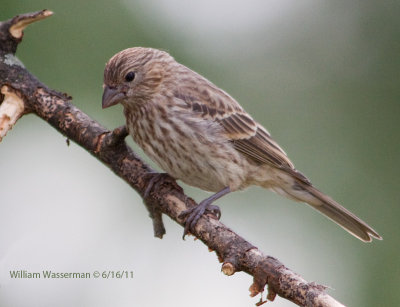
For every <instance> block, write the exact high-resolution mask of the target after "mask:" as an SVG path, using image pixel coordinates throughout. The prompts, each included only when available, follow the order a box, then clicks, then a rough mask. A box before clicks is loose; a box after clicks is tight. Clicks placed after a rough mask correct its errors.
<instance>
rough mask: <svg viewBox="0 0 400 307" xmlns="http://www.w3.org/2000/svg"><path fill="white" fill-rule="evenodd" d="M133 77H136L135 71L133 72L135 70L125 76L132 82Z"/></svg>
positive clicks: (126, 79)
mask: <svg viewBox="0 0 400 307" xmlns="http://www.w3.org/2000/svg"><path fill="white" fill-rule="evenodd" d="M133 79H135V72H133V71H130V72H128V73H127V74H126V76H125V81H126V82H131V81H133Z"/></svg>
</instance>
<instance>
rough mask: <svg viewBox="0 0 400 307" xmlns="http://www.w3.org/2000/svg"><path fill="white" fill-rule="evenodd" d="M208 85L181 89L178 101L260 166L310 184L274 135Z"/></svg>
mask: <svg viewBox="0 0 400 307" xmlns="http://www.w3.org/2000/svg"><path fill="white" fill-rule="evenodd" d="M198 81H202V82H206V83H207V84H204V86H198V87H201V88H208V89H209V91H202V92H200V91H195V92H194V91H193V87H191V88H190V89H189V90H187V92H185V88H180V89H179V91H177V92H175V93H174V96H175V98H177V99H181V100H183V101H184V102H185V103H186V105H187V107H189V108H191V109H192V111H193V112H196V113H198V114H199V116H201V117H203V118H204V119H208V120H213V121H216V122H218V123H220V124H221V126H222V127H223V128H224V129H223V132H224V133H225V136H226V137H227V138H228V139H229V140H230V141H231V142H232V143H233V145H234V147H235V149H236V150H238V151H239V152H241V153H242V154H243V155H244V156H246V157H247V158H249V159H251V160H253V161H255V162H256V163H259V164H268V165H271V166H273V167H276V168H279V169H282V170H284V171H286V172H288V173H290V174H291V175H293V176H294V177H296V178H297V179H299V180H300V181H302V182H304V183H307V184H309V183H310V182H309V180H308V179H307V178H306V177H305V176H304V175H302V174H301V173H300V172H298V171H297V170H296V169H295V168H294V165H293V163H292V162H291V161H290V160H289V158H288V157H287V155H286V153H285V152H284V151H283V149H282V148H281V147H279V145H278V144H277V143H276V142H275V141H274V140H273V139H272V138H271V135H270V134H269V133H268V132H267V131H266V130H265V129H264V128H263V127H262V126H261V125H260V124H258V123H257V122H256V121H254V120H253V118H252V117H251V116H250V115H249V114H247V113H246V112H245V111H244V110H243V108H242V107H241V106H240V105H239V103H238V102H236V100H235V99H233V98H232V97H231V96H229V95H228V94H227V93H225V92H224V91H222V90H221V89H219V88H217V87H216V86H215V85H213V84H212V83H211V82H209V81H207V80H205V79H202V80H198Z"/></svg>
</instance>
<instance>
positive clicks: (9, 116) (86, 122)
mask: <svg viewBox="0 0 400 307" xmlns="http://www.w3.org/2000/svg"><path fill="white" fill-rule="evenodd" d="M51 15H52V12H50V11H47V10H43V11H40V12H35V13H29V14H23V15H19V16H16V17H14V18H13V19H10V20H8V21H5V22H2V23H0V88H1V94H2V95H1V96H0V141H1V138H2V137H4V136H5V135H6V133H7V131H8V130H9V129H11V128H12V126H13V125H14V124H15V123H16V121H17V120H18V119H19V118H20V117H21V116H22V115H23V114H26V113H34V114H36V115H37V116H39V117H41V118H42V119H43V120H45V121H47V122H48V123H49V124H50V125H51V126H53V127H54V128H56V129H57V130H58V131H59V132H60V133H62V134H63V135H65V136H66V137H67V138H68V139H71V140H73V141H74V142H76V143H77V144H79V145H80V146H82V147H83V148H85V149H86V150H87V151H88V152H90V153H91V154H92V155H93V156H94V157H96V158H97V159H98V160H100V161H101V162H103V163H104V164H105V165H106V166H108V167H109V168H110V169H111V170H112V171H113V172H114V173H115V174H116V175H117V176H119V177H121V178H122V179H123V180H125V181H126V182H127V183H128V184H129V185H130V186H131V187H132V188H134V189H135V190H136V191H137V192H138V193H139V194H140V195H141V196H142V197H144V195H145V192H146V187H147V186H148V184H149V182H150V181H151V179H152V178H153V177H154V171H153V170H152V169H151V168H150V167H149V166H147V165H146V164H145V163H144V162H143V161H142V160H141V159H140V158H139V157H138V156H137V155H136V154H135V153H134V152H133V151H132V150H131V148H129V147H128V146H127V145H126V143H125V141H124V138H125V137H126V135H127V133H126V130H125V129H124V128H117V129H115V130H114V131H109V130H107V129H105V128H104V127H103V126H101V125H100V124H99V123H98V122H96V121H94V120H93V119H91V118H90V117H89V116H88V115H86V114H85V113H83V112H82V111H80V110H79V109H78V108H77V107H75V106H74V105H73V104H72V103H71V101H70V100H71V98H70V97H68V96H67V95H66V94H62V93H59V92H56V91H54V90H52V89H49V88H48V87H47V86H46V85H44V84H43V83H41V82H40V81H39V80H37V79H36V78H35V77H34V76H33V75H31V74H30V73H29V71H28V70H26V69H25V67H24V66H23V65H22V63H21V62H20V61H19V60H18V59H17V58H16V57H15V53H16V50H17V46H18V44H19V43H20V42H21V40H22V37H23V30H24V28H25V27H26V26H27V25H28V24H30V23H32V22H35V21H38V20H41V19H43V18H46V17H48V16H51ZM145 203H146V204H147V207H148V209H149V211H150V216H151V218H152V219H153V223H154V230H155V235H156V236H158V237H162V235H163V234H164V232H165V231H164V227H163V225H162V220H161V213H164V214H166V215H168V216H169V217H170V218H172V219H173V220H174V221H176V222H177V223H178V224H180V225H183V223H184V221H183V220H182V219H180V218H179V214H180V213H182V212H183V211H184V210H186V209H187V207H189V208H190V207H193V206H195V205H196V203H195V202H194V201H193V200H192V199H190V198H188V197H187V196H186V195H185V194H184V193H183V190H182V188H181V187H180V186H178V185H177V183H176V182H175V180H173V179H172V178H171V177H169V176H164V177H163V178H162V180H161V183H160V184H157V185H155V186H154V188H153V189H152V190H151V191H150V193H149V195H148V197H147V198H146V199H145ZM193 235H195V236H196V237H198V238H199V239H200V240H201V241H202V242H204V244H206V245H207V246H208V247H209V248H210V249H212V250H214V251H215V252H216V253H217V255H218V257H219V260H220V262H222V263H223V265H222V272H223V273H224V274H226V275H233V274H234V273H235V272H239V271H244V272H246V273H248V274H250V275H252V276H253V277H254V282H253V284H252V285H251V287H250V295H251V296H255V295H257V294H259V293H261V292H262V291H263V290H264V287H265V286H266V285H268V295H267V299H269V300H271V301H272V300H274V298H275V296H276V294H278V295H280V296H281V297H283V298H286V299H288V300H290V301H292V302H293V303H295V304H297V305H300V306H343V305H342V304H340V303H339V302H337V301H335V300H334V299H333V298H332V297H330V296H329V295H327V294H326V293H325V289H326V288H325V287H324V286H321V285H317V284H315V283H308V282H307V281H305V280H304V279H303V278H302V277H301V276H299V275H297V274H295V273H294V272H292V271H291V270H290V269H288V268H286V267H285V266H284V265H283V264H282V263H281V262H280V261H279V260H277V259H275V258H273V257H270V256H267V255H265V254H264V253H263V252H261V251H260V250H259V249H257V247H255V246H253V245H252V244H250V243H249V242H247V241H246V240H245V239H243V238H242V237H240V236H239V235H238V234H236V233H235V232H233V231H232V230H231V229H229V228H228V227H226V226H225V225H224V224H222V223H221V222H220V221H218V220H216V219H214V218H213V217H212V216H204V217H202V218H201V219H200V220H199V222H198V223H197V225H196V227H195V229H194V231H193ZM262 303H263V302H262V301H261V300H260V302H259V303H258V304H259V305H260V304H262Z"/></svg>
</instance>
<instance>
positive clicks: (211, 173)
mask: <svg viewBox="0 0 400 307" xmlns="http://www.w3.org/2000/svg"><path fill="white" fill-rule="evenodd" d="M154 130H155V131H157V129H156V128H155V129H154ZM160 130H161V129H160ZM144 131H145V130H144V129H141V130H140V129H139V130H135V131H130V132H132V133H130V134H131V135H132V136H133V139H134V141H135V142H136V143H138V145H139V146H140V147H141V148H142V149H143V151H144V152H145V153H146V154H147V155H148V156H149V157H150V158H151V159H152V160H153V161H154V162H155V163H157V164H158V166H160V167H161V168H162V169H163V170H164V171H166V172H167V173H168V174H170V175H171V176H172V177H174V178H175V179H179V180H182V181H183V182H185V183H186V184H188V185H191V186H195V187H198V188H200V189H203V190H206V191H212V192H217V191H220V190H222V189H223V188H225V187H227V186H229V187H230V189H231V190H232V191H234V190H238V189H241V188H243V187H244V186H243V184H244V182H246V178H247V172H248V168H247V167H246V165H245V164H246V163H248V162H247V160H245V159H243V157H242V156H241V155H240V153H239V152H237V151H236V150H235V149H234V148H233V146H232V144H231V143H230V142H227V141H224V140H222V139H221V140H218V138H213V139H206V138H204V137H196V136H195V135H192V134H191V133H190V134H189V135H188V134H186V133H185V131H183V133H182V131H180V133H177V134H176V135H174V134H173V133H172V131H169V132H168V134H169V135H168V136H167V135H165V133H164V134H162V135H158V133H152V134H149V133H147V134H146V133H145V132H144ZM164 132H165V129H164Z"/></svg>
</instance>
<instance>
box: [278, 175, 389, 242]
mask: <svg viewBox="0 0 400 307" xmlns="http://www.w3.org/2000/svg"><path fill="white" fill-rule="evenodd" d="M296 181H297V180H296ZM272 189H273V190H275V191H276V192H277V193H279V194H282V195H284V196H286V197H289V198H292V199H294V200H297V201H301V202H305V203H307V204H309V205H310V206H311V207H313V208H314V209H316V210H318V211H319V212H321V213H322V214H324V215H325V216H326V217H328V218H329V219H331V220H332V221H334V222H335V223H337V224H338V225H339V226H341V227H342V228H343V229H345V230H346V231H348V232H349V233H350V234H352V235H353V236H355V237H356V238H358V239H360V240H362V241H364V242H371V241H372V238H376V239H378V240H382V237H381V236H380V235H379V234H378V233H377V232H376V231H375V230H373V229H372V228H371V227H370V226H368V225H367V223H365V222H364V221H362V220H361V219H359V218H358V217H357V216H355V215H354V214H353V213H351V212H350V211H349V210H347V209H346V208H344V207H343V206H341V205H339V204H338V203H337V202H335V201H334V200H333V199H332V198H330V197H329V196H327V195H325V194H323V193H322V192H320V191H319V190H318V189H316V188H315V187H313V186H312V185H311V184H308V183H303V182H299V181H297V182H296V184H295V185H294V186H291V187H290V188H288V189H282V188H278V189H276V188H272Z"/></svg>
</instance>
